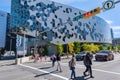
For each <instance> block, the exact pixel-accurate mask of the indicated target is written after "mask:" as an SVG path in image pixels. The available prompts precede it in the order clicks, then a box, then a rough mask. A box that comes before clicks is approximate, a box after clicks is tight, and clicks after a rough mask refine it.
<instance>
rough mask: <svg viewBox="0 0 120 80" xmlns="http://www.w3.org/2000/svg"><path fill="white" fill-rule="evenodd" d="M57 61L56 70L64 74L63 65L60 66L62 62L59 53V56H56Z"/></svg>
mask: <svg viewBox="0 0 120 80" xmlns="http://www.w3.org/2000/svg"><path fill="white" fill-rule="evenodd" d="M56 61H57V69H56V71H58V69H59V70H60V72H62V69H61V65H60V61H61V56H60V53H57V55H56Z"/></svg>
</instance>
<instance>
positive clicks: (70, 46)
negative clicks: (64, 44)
mask: <svg viewBox="0 0 120 80" xmlns="http://www.w3.org/2000/svg"><path fill="white" fill-rule="evenodd" d="M68 48H69V52H70V53H71V54H72V53H73V51H74V43H68Z"/></svg>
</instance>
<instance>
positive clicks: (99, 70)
mask: <svg viewBox="0 0 120 80" xmlns="http://www.w3.org/2000/svg"><path fill="white" fill-rule="evenodd" d="M66 64H67V63H62V65H63V66H67V65H66ZM76 67H77V68H85V67H84V65H79V64H77V65H76ZM92 70H93V71H98V72H104V73H109V74H115V75H120V73H118V72H112V71H106V70H101V69H92Z"/></svg>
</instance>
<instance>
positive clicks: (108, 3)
mask: <svg viewBox="0 0 120 80" xmlns="http://www.w3.org/2000/svg"><path fill="white" fill-rule="evenodd" d="M112 8H115V3H114V0H108V1H105V2H103V8H102V10H103V11H107V10H109V9H112Z"/></svg>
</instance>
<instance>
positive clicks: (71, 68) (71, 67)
mask: <svg viewBox="0 0 120 80" xmlns="http://www.w3.org/2000/svg"><path fill="white" fill-rule="evenodd" d="M75 65H76V60H75V56H74V55H73V56H72V59H71V60H70V62H69V67H70V70H71V79H72V77H73V76H74V79H75V78H76V72H75Z"/></svg>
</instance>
